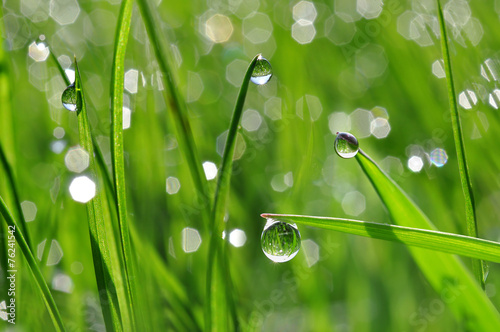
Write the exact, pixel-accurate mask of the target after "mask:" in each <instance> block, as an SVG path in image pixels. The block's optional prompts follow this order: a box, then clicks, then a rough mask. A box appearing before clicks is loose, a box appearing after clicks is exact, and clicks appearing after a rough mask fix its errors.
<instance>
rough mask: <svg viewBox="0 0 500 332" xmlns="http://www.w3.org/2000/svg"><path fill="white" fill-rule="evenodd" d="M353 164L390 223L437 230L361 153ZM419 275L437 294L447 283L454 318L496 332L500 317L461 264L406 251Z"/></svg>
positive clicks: (450, 258)
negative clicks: (452, 292) (451, 292)
mask: <svg viewBox="0 0 500 332" xmlns="http://www.w3.org/2000/svg"><path fill="white" fill-rule="evenodd" d="M356 160H357V161H358V163H359V165H360V166H361V168H362V169H363V171H364V173H365V174H366V176H367V177H368V179H369V180H370V182H371V183H372V185H373V187H374V188H375V190H376V191H377V193H378V195H379V196H380V198H381V200H382V202H383V203H384V205H385V206H386V208H387V210H388V211H389V214H390V216H391V218H392V220H393V221H394V222H395V223H397V224H398V225H400V226H407V227H412V228H420V229H429V230H437V229H436V227H435V226H434V225H433V224H432V223H431V221H430V220H429V219H428V218H427V216H426V215H425V214H424V213H423V212H422V211H421V210H420V209H419V208H418V207H417V206H416V205H415V203H413V201H412V200H411V199H410V198H409V197H408V196H407V195H406V193H405V192H404V191H403V190H402V189H401V188H400V187H399V186H398V185H397V184H396V183H395V182H394V181H393V180H392V179H391V178H390V177H389V176H388V175H387V174H385V173H384V171H382V170H381V169H380V167H379V166H378V165H377V164H376V163H375V162H374V161H373V160H372V159H371V158H370V157H368V156H367V155H366V154H365V153H364V152H363V151H362V150H360V151H359V153H358V154H357V155H356ZM408 250H410V253H411V254H412V256H413V258H414V259H415V261H416V263H417V265H418V266H419V268H420V270H421V271H422V273H423V274H424V275H425V276H426V278H427V280H428V281H429V283H430V284H431V285H432V287H433V288H434V290H435V291H436V292H437V293H438V294H443V292H446V291H447V288H448V287H449V284H450V282H451V283H453V284H454V285H456V287H458V288H457V289H460V290H461V291H460V295H459V296H457V298H456V299H455V301H450V302H449V303H448V306H449V307H450V309H451V310H452V312H453V313H454V314H455V316H456V318H457V319H458V320H459V321H460V320H464V324H465V325H467V326H468V328H469V329H470V330H474V331H496V330H499V329H500V315H499V314H498V311H497V310H496V309H495V307H494V306H493V305H492V304H491V302H490V300H489V299H488V298H487V297H486V295H485V293H484V292H483V291H482V290H481V287H480V286H479V284H478V283H476V282H475V280H474V277H473V276H472V275H471V274H470V272H469V270H468V269H467V268H466V267H465V266H464V265H463V263H462V262H461V261H460V260H459V259H458V258H457V257H456V256H452V255H450V254H444V253H440V252H433V251H429V250H427V249H420V248H415V247H408Z"/></svg>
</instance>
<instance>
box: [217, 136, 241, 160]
mask: <svg viewBox="0 0 500 332" xmlns="http://www.w3.org/2000/svg"><path fill="white" fill-rule="evenodd" d="M226 140H227V130H226V131H225V132H223V133H222V134H220V135H219V137H217V141H216V151H217V154H218V155H219V156H221V157H222V154H223V153H224V147H225V145H226ZM246 148H247V144H246V142H245V139H244V138H243V135H241V134H240V133H238V134H237V135H236V145H235V147H234V155H233V160H238V159H240V158H241V157H242V156H243V154H244V153H245V150H246Z"/></svg>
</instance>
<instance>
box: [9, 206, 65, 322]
mask: <svg viewBox="0 0 500 332" xmlns="http://www.w3.org/2000/svg"><path fill="white" fill-rule="evenodd" d="M0 213H1V214H2V215H3V217H4V219H5V221H6V223H7V225H8V229H9V230H14V232H13V233H14V236H15V238H16V241H17V244H18V246H19V247H20V248H21V251H22V253H23V255H24V257H25V258H26V261H27V262H28V266H29V267H30V270H31V273H33V277H34V278H35V282H36V284H37V286H38V289H39V290H40V293H41V295H42V298H43V300H44V302H45V305H46V306H47V310H48V311H49V315H50V318H51V319H52V322H53V323H54V328H55V329H56V331H66V330H65V328H64V325H63V322H62V319H61V315H60V313H59V310H58V309H57V306H56V303H55V301H54V298H53V297H52V294H51V293H50V290H49V286H47V283H46V282H45V279H44V278H43V275H42V272H41V271H40V269H39V268H38V265H37V263H36V260H35V257H34V256H33V254H32V253H31V251H30V248H29V247H28V243H27V242H26V239H25V237H24V235H23V232H22V229H21V228H19V226H18V224H17V222H16V220H15V219H14V217H13V216H12V214H11V213H10V211H9V209H8V208H7V205H5V202H4V200H3V198H2V197H0Z"/></svg>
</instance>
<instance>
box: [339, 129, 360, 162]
mask: <svg viewBox="0 0 500 332" xmlns="http://www.w3.org/2000/svg"><path fill="white" fill-rule="evenodd" d="M358 150H359V143H358V140H357V139H356V137H354V135H351V134H349V133H337V138H336V139H335V151H336V152H337V154H338V155H339V156H340V157H342V158H346V159H347V158H352V157H354V156H355V155H356V154H357V153H358Z"/></svg>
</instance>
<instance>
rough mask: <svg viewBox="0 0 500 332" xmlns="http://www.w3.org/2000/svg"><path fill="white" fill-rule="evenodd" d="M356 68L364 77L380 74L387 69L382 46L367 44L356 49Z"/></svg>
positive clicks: (373, 76) (374, 76)
mask: <svg viewBox="0 0 500 332" xmlns="http://www.w3.org/2000/svg"><path fill="white" fill-rule="evenodd" d="M355 61H356V70H357V71H358V72H360V73H361V74H362V75H363V76H365V77H366V78H376V77H379V76H381V75H382V74H383V73H384V72H385V70H386V69H387V56H386V54H385V50H384V48H383V47H382V46H380V45H376V44H368V45H366V46H365V47H363V48H361V49H359V50H357V51H356V55H355Z"/></svg>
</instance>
